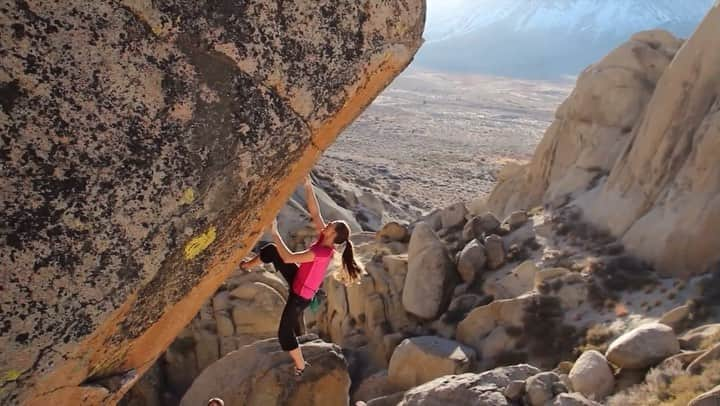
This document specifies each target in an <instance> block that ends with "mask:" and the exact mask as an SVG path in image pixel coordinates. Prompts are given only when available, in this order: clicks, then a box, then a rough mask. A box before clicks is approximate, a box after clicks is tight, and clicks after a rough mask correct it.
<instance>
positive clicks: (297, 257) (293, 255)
mask: <svg viewBox="0 0 720 406" xmlns="http://www.w3.org/2000/svg"><path fill="white" fill-rule="evenodd" d="M271 233H272V238H273V242H274V243H275V245H276V246H277V250H278V254H280V258H282V260H283V262H285V263H286V264H290V263H296V264H301V263H303V262H312V261H314V260H315V253H314V252H312V251H310V250H305V251H301V252H292V251H290V250H289V249H288V247H287V246H286V245H285V241H283V239H282V236H281V235H280V232H278V227H277V220H273V222H272V231H271Z"/></svg>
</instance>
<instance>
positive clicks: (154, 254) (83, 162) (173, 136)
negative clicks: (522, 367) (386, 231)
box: [0, 0, 424, 404]
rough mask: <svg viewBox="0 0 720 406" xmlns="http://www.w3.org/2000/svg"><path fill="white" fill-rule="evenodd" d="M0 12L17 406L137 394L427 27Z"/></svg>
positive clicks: (13, 397) (267, 13)
mask: <svg viewBox="0 0 720 406" xmlns="http://www.w3.org/2000/svg"><path fill="white" fill-rule="evenodd" d="M0 8H2V13H0V30H2V32H1V34H0V137H2V142H0V156H1V157H2V161H3V165H2V167H0V212H2V216H3V217H2V229H1V232H0V237H1V238H2V245H0V261H1V262H2V264H3V272H2V276H0V278H1V279H0V281H1V282H0V283H1V285H2V287H3V288H2V291H0V292H1V295H2V307H1V308H0V316H1V319H2V326H1V330H0V332H1V333H0V334H1V336H0V347H2V348H3V351H2V353H1V354H0V376H2V378H1V380H0V388H1V390H0V403H2V404H13V403H18V402H25V403H27V404H99V403H103V404H113V403H115V402H116V401H117V400H118V399H120V398H121V397H122V395H123V393H124V392H125V391H126V390H127V389H128V387H129V386H130V385H132V383H134V382H135V381H136V380H137V379H138V377H139V376H141V375H142V373H143V372H144V370H145V369H146V368H148V367H149V366H150V365H152V361H153V360H154V359H155V358H156V357H157V356H158V354H159V353H160V352H161V351H162V350H163V349H164V348H165V347H166V346H167V345H169V343H170V342H171V341H172V340H173V338H174V337H175V336H176V335H177V333H178V332H179V331H180V330H181V329H182V328H183V327H184V326H185V325H186V324H187V323H188V321H189V320H190V319H191V318H192V317H193V316H194V315H195V314H196V312H197V310H198V309H199V308H200V306H201V305H202V303H203V302H204V300H205V299H207V297H209V296H210V295H211V294H212V293H213V292H214V291H215V290H216V288H217V287H218V286H219V285H220V284H221V283H222V281H223V280H224V279H225V278H226V277H227V276H228V275H229V274H230V273H231V272H232V271H233V270H234V268H235V266H236V264H237V263H238V262H239V260H240V259H241V258H242V257H243V256H244V255H245V254H246V253H247V252H248V251H249V249H250V247H251V246H252V245H253V243H254V242H255V241H256V240H257V237H258V236H259V234H260V232H261V230H262V228H263V227H264V226H265V225H266V224H268V223H269V221H270V220H271V218H272V217H274V216H275V215H276V214H277V212H278V211H279V210H280V208H281V207H282V206H283V205H284V203H285V201H286V199H287V198H288V197H289V196H290V195H291V193H292V192H293V190H294V189H295V187H296V185H297V183H298V182H299V181H300V179H301V178H302V177H303V176H304V175H305V174H306V173H307V172H308V171H309V169H310V167H311V166H312V164H313V163H314V162H315V161H316V160H317V159H318V158H319V156H320V154H321V153H322V151H323V150H324V149H325V148H327V147H328V145H330V144H331V143H332V142H333V140H334V139H335V137H336V136H337V135H338V133H339V132H340V131H341V130H342V129H343V128H344V127H345V126H347V125H348V124H349V123H350V122H351V121H352V120H353V119H354V118H355V117H357V115H358V114H359V113H360V112H361V111H362V110H363V109H364V108H365V107H366V106H367V105H368V104H369V103H370V102H371V101H372V99H373V98H374V97H375V96H376V95H377V94H378V93H379V92H380V91H381V90H382V89H383V88H384V87H385V86H387V84H388V83H389V82H390V81H391V80H392V78H393V77H394V76H395V75H397V74H398V73H399V72H400V71H401V70H402V69H404V67H405V66H407V64H408V63H409V62H410V60H411V59H412V57H413V55H414V53H415V51H416V50H417V49H418V47H419V45H420V43H421V34H422V30H423V25H424V2H423V1H422V0H412V1H380V0H371V1H367V2H362V3H360V2H356V1H345V0H341V1H302V0H296V1H285V2H281V3H279V2H271V1H263V0H251V1H244V2H238V3H229V2H208V3H206V2H187V1H158V2H150V1H147V0H126V1H119V2H107V1H97V2H80V1H72V0H61V1H58V2H40V1H18V2H12V3H3V4H2V5H0Z"/></svg>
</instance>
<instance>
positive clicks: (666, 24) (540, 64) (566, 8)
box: [417, 0, 713, 77]
mask: <svg viewBox="0 0 720 406" xmlns="http://www.w3.org/2000/svg"><path fill="white" fill-rule="evenodd" d="M436 4H437V3H436ZM712 4H713V0H684V1H676V0H454V1H451V2H449V3H447V4H444V5H443V6H442V7H438V6H433V3H430V4H429V9H428V23H427V27H426V30H425V34H424V36H425V39H426V41H427V42H426V44H425V45H424V46H423V48H422V49H421V50H420V52H419V53H418V55H417V63H418V64H420V65H425V66H429V67H433V68H440V69H443V70H453V71H473V72H482V73H491V74H499V75H505V76H521V77H553V76H558V75H574V74H577V73H579V72H580V71H581V70H582V69H583V68H584V67H586V66H587V65H589V64H590V63H592V62H593V61H596V60H598V59H599V58H600V57H601V56H602V55H604V54H606V53H607V52H608V51H609V50H610V49H612V48H613V47H615V46H617V45H618V44H620V43H622V42H624V41H625V40H627V38H629V37H630V36H631V35H632V34H633V33H635V32H638V31H643V30H648V29H655V28H662V29H666V30H668V31H671V32H673V33H674V34H676V35H679V36H681V37H686V36H688V35H690V34H691V33H692V32H693V30H694V29H695V26H696V25H697V24H698V23H699V21H700V20H701V19H702V17H703V16H704V15H705V13H707V11H708V10H709V9H710V7H711V6H712Z"/></svg>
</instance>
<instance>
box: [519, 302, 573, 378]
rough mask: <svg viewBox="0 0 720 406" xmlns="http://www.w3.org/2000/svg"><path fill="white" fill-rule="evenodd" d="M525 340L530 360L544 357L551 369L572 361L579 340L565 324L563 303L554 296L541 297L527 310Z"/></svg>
mask: <svg viewBox="0 0 720 406" xmlns="http://www.w3.org/2000/svg"><path fill="white" fill-rule="evenodd" d="M523 331H524V332H525V334H524V335H523V338H524V339H525V340H526V342H527V346H528V352H529V354H530V355H531V356H534V357H541V358H543V359H544V360H545V362H547V363H549V366H548V368H552V366H553V365H557V363H558V362H560V361H562V360H568V359H572V355H573V354H572V349H573V348H575V346H576V344H577V341H578V337H577V331H576V330H575V328H574V327H572V326H569V325H566V324H565V323H564V322H563V309H562V304H561V303H560V299H558V298H557V297H554V296H543V295H541V296H538V297H535V298H533V300H532V301H531V302H530V303H528V305H527V306H526V307H525V316H524V317H523Z"/></svg>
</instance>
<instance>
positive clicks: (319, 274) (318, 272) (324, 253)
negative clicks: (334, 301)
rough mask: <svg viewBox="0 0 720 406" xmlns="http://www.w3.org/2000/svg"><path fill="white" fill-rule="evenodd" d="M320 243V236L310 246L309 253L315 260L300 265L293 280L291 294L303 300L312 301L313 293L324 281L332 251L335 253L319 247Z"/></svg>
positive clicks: (330, 249)
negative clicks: (313, 255)
mask: <svg viewBox="0 0 720 406" xmlns="http://www.w3.org/2000/svg"><path fill="white" fill-rule="evenodd" d="M321 242H322V234H320V236H319V237H318V239H317V240H316V241H315V242H314V243H312V245H311V246H310V251H312V252H313V253H315V259H314V260H313V261H312V262H303V263H302V264H300V267H299V268H298V270H297V274H295V280H293V285H292V290H293V292H295V294H297V295H298V296H300V297H302V298H304V299H312V298H313V296H315V292H317V290H318V289H319V288H320V285H322V282H323V279H325V271H327V268H328V265H329V264H330V260H331V259H332V256H333V251H335V250H333V249H332V248H330V247H325V246H322V245H320V243H321Z"/></svg>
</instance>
